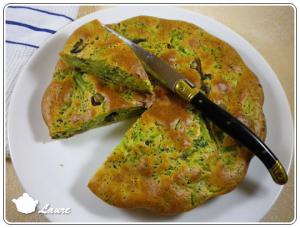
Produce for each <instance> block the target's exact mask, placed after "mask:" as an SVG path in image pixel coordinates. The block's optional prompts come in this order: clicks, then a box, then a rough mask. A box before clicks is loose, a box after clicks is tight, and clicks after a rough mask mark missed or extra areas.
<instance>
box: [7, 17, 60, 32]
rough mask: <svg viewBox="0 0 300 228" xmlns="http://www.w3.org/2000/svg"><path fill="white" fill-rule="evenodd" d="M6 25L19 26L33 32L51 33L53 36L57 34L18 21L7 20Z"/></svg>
mask: <svg viewBox="0 0 300 228" xmlns="http://www.w3.org/2000/svg"><path fill="white" fill-rule="evenodd" d="M5 23H6V24H8V25H17V26H21V27H25V28H29V29H31V30H34V31H38V32H47V33H51V34H54V33H56V31H54V30H51V29H45V28H38V27H35V26H32V25H28V24H24V23H21V22H17V21H9V20H6V21H5Z"/></svg>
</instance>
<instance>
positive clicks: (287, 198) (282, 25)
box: [6, 5, 295, 222]
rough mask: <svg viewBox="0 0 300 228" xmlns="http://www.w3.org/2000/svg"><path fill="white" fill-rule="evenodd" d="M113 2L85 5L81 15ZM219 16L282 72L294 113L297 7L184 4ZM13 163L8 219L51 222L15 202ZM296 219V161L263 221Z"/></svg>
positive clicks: (17, 190) (9, 170)
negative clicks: (21, 209) (20, 208)
mask: <svg viewBox="0 0 300 228" xmlns="http://www.w3.org/2000/svg"><path fill="white" fill-rule="evenodd" d="M108 7H112V6H103V5H101V6H100V5H97V6H81V7H80V9H79V14H78V17H81V16H84V15H86V14H89V13H92V12H94V11H97V10H101V9H103V8H108ZM180 7H184V8H186V9H188V10H192V11H196V12H198V13H201V14H203V15H207V16H209V17H212V18H215V19H216V20H218V21H219V22H221V23H223V24H225V25H226V26H228V27H230V28H231V29H233V30H234V31H235V32H237V33H239V34H240V35H241V36H242V37H244V38H245V39H246V40H248V41H249V42H250V43H251V44H252V45H253V46H254V47H255V48H256V49H257V50H258V51H259V52H260V53H261V54H262V55H263V56H264V58H265V59H266V60H267V62H268V63H269V64H270V65H271V67H272V68H273V70H274V71H275V73H276V75H277V76H278V78H279V80H280V82H281V84H282V86H283V88H284V90H285V93H286V95H287V97H288V101H289V104H290V107H291V110H292V113H293V114H294V73H295V72H294V50H295V49H294V16H295V15H294V9H293V8H292V7H291V6H201V5H198V6H195V5H193V6H188V5H186V6H180ZM23 192H24V191H23V189H22V186H21V184H20V182H19V180H18V178H17V176H16V174H15V171H14V168H13V165H12V163H11V161H10V160H9V159H7V160H6V220H7V221H9V222H47V219H46V218H45V217H43V216H42V215H39V214H37V213H32V214H29V215H24V214H21V213H19V212H17V211H16V209H15V205H14V204H13V203H12V202H11V200H12V199H13V198H17V197H18V196H20V195H21V194H23ZM293 219H294V162H293V165H292V167H291V170H290V172H289V182H288V184H286V185H285V186H284V188H283V191H282V193H281V194H280V197H279V199H278V200H277V202H276V203H275V204H274V205H273V207H272V209H271V210H270V211H269V212H268V214H267V215H266V216H265V217H264V218H263V219H262V222H290V221H292V220H293Z"/></svg>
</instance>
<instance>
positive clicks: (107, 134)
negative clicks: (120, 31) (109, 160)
mask: <svg viewBox="0 0 300 228" xmlns="http://www.w3.org/2000/svg"><path fill="white" fill-rule="evenodd" d="M137 15H151V16H157V17H162V18H169V19H180V20H184V21H188V22H192V23H194V24H196V25H199V26H201V27H202V28H204V29H205V30H207V31H208V32H209V33H211V34H213V35H215V36H217V37H219V38H221V39H222V40H225V41H227V42H228V43H229V44H231V45H232V46H233V47H234V48H235V49H236V50H237V51H238V52H239V53H240V55H241V56H242V58H243V60H244V61H245V62H246V64H247V65H248V66H249V67H250V68H251V70H252V71H253V72H254V73H255V74H256V75H257V76H258V78H259V80H260V82H261V84H262V86H263V89H264V94H265V104H264V112H265V115H266V120H267V132H268V135H267V140H266V142H267V144H268V145H269V146H270V148H271V149H272V150H273V151H274V152H275V154H276V155H277V156H278V157H279V159H281V161H282V163H283V164H284V166H285V167H287V169H289V167H290V164H291V159H292V152H293V149H292V148H293V130H292V127H293V126H292V119H291V113H290V109H289V105H288V102H287V99H286V96H285V94H284V91H283V89H282V87H281V85H280V83H279V81H278V79H277V77H276V75H275V73H274V72H273V71H272V69H271V67H270V66H269V65H268V64H267V62H266V61H265V60H264V59H263V57H262V56H261V55H260V54H259V53H258V52H257V51H256V50H255V48H253V47H252V46H251V45H250V44H249V43H248V42H247V41H245V40H244V39H243V38H242V37H240V36H239V35H238V34H236V33H235V32H233V31H232V30H230V29H229V28H227V27H226V26H224V25H222V24H220V23H218V22H217V21H215V20H213V19H211V18H208V17H206V16H202V15H200V14H195V13H192V12H190V11H186V10H182V9H179V8H175V7H169V6H164V7H163V6H126V7H125V6H122V7H115V8H110V9H107V10H102V11H99V12H96V13H93V14H90V15H87V16H85V17H83V18H81V19H79V20H76V21H74V22H73V23H71V24H70V25H68V26H66V27H64V28H63V29H62V30H60V31H59V32H57V33H56V34H55V35H54V36H53V37H52V38H51V39H50V40H48V41H47V42H46V43H45V45H44V46H43V47H41V48H40V49H39V50H38V51H37V52H36V53H35V55H34V56H33V57H32V58H31V60H30V61H29V63H28V64H27V65H26V66H25V67H24V69H23V71H22V73H21V75H20V77H19V80H18V82H17V84H16V87H15V90H14V93H13V96H12V100H11V104H10V110H9V115H8V130H9V145H10V149H11V154H12V159H13V163H14V166H15V169H16V172H17V175H18V177H19V178H20V181H21V182H22V184H23V186H24V188H25V190H26V192H28V193H29V194H30V195H31V196H32V197H34V198H35V199H37V200H39V204H38V208H41V207H42V206H44V205H45V204H46V203H49V204H51V206H52V207H60V208H61V207H63V208H67V207H68V208H71V210H72V212H71V213H70V214H69V215H47V217H48V218H49V219H50V220H51V221H54V222H96V223H121V222H127V223H133V222H171V223H173V222H185V223H187V222H256V221H259V220H260V219H261V218H262V217H263V216H264V215H265V214H266V213H267V212H268V210H269V209H270V208H271V206H272V205H273V203H274V202H275V200H276V199H277V197H278V195H279V193H280V191H281V189H282V188H281V187H280V186H278V185H276V184H275V183H274V182H273V181H272V179H271V177H270V175H269V173H268V172H267V171H266V169H265V167H264V166H263V165H262V163H261V162H259V161H258V159H257V158H254V159H253V160H252V162H251V164H250V167H249V171H248V174H247V176H246V179H245V181H244V182H243V184H241V185H240V186H239V187H238V188H237V189H236V190H234V191H233V192H231V193H229V194H226V195H224V196H222V197H218V198H216V199H213V200H210V201H209V202H207V203H206V204H204V205H203V206H201V207H199V208H196V209H194V210H192V211H190V212H186V213H182V214H179V215H176V216H171V217H160V216H155V215H152V214H151V213H148V212H146V211H143V210H125V209H119V208H116V207H112V206H109V205H108V204H106V203H104V202H102V201H101V200H99V199H98V198H96V196H94V195H93V194H92V193H91V192H90V191H89V189H88V188H87V182H88V180H89V178H90V177H91V176H92V175H93V174H94V172H95V171H96V169H97V168H98V167H99V166H100V165H101V164H102V163H103V162H104V161H105V159H106V157H107V156H108V155H109V153H110V152H111V151H112V149H113V148H114V147H115V146H116V145H117V144H118V143H119V142H120V140H121V138H122V137H123V135H124V133H125V132H126V130H127V129H128V128H129V127H130V126H131V125H132V123H133V122H134V120H128V121H124V122H121V123H117V124H113V125H111V126H106V127H102V128H98V129H95V130H91V131H88V132H86V133H83V134H80V135H77V136H74V137H72V138H70V139H66V140H50V138H49V136H48V130H47V128H46V125H45V123H44V121H43V119H42V115H41V108H40V103H41V98H42V95H43V92H44V91H45V89H46V87H47V86H48V84H49V82H50V81H51V78H52V72H53V69H54V66H55V63H56V61H57V60H58V52H59V51H60V50H61V49H62V47H63V45H64V43H65V41H66V39H67V37H68V36H69V35H70V34H71V33H72V31H74V29H76V28H78V27H79V26H80V25H82V24H84V23H86V22H88V21H90V20H92V19H95V18H97V19H99V20H100V21H101V22H102V23H113V22H118V21H120V20H123V19H126V18H129V17H133V16H137Z"/></svg>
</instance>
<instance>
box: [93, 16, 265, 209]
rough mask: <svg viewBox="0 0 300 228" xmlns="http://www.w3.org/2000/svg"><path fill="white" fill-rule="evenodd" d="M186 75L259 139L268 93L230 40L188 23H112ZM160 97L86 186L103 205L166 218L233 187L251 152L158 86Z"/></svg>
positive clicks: (262, 135) (145, 18) (147, 20)
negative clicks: (135, 210)
mask: <svg viewBox="0 0 300 228" xmlns="http://www.w3.org/2000/svg"><path fill="white" fill-rule="evenodd" d="M110 27H111V28H112V29H114V30H115V31H117V32H118V33H120V34H122V35H123V36H125V37H127V38H129V39H131V40H132V41H134V42H136V43H138V44H139V45H140V46H142V47H143V48H145V49H147V50H149V51H150V52H152V53H154V54H156V55H158V56H159V57H160V58H161V59H163V60H164V61H166V62H168V63H169V64H170V65H171V66H172V67H174V68H175V69H176V70H177V71H179V72H181V73H183V74H184V75H185V76H186V77H187V78H188V79H190V80H191V81H192V82H193V83H195V85H196V86H197V87H198V88H200V89H201V91H202V92H203V93H205V94H206V95H207V96H208V97H209V98H210V99H211V100H213V101H214V102H216V103H217V104H219V105H220V106H221V107H223V108H224V109H226V110H227V111H229V112H230V113H231V114H233V115H234V116H236V117H237V118H239V119H240V120H241V121H242V122H244V123H245V124H246V125H247V126H248V127H250V128H251V129H252V130H253V131H254V132H255V133H256V134H257V135H258V136H259V137H260V138H261V139H264V138H265V135H266V130H265V129H266V128H265V119H264V114H263V110H262V105H263V91H262V88H261V86H260V84H259V82H258V80H257V78H256V76H255V75H254V74H253V73H252V72H251V71H250V70H249V69H248V68H247V67H246V65H245V64H244V63H243V61H242V59H241V57H240V56H239V55H238V53H237V52H236V51H234V50H233V48H231V47H230V46H229V45H228V44H227V43H225V42H224V41H221V40H219V39H217V38H216V37H213V36H212V35H210V34H208V33H207V32H205V31H204V30H203V29H201V28H199V27H197V26H195V25H193V24H190V23H186V22H183V21H173V20H166V19H160V18H154V17H148V16H139V17H134V18H130V19H127V20H125V21H122V22H120V23H118V24H112V25H110ZM154 90H155V100H154V102H153V104H152V106H151V107H150V108H149V109H148V110H146V111H145V112H144V113H143V114H142V116H141V117H140V118H139V120H138V121H137V122H136V123H135V124H134V125H133V126H132V128H131V129H130V130H129V131H128V132H127V133H126V135H125V137H124V139H123V140H122V141H121V143H120V144H119V145H118V146H117V147H116V148H115V149H114V151H113V152H112V154H111V155H110V156H109V157H108V159H107V161H106V162H105V163H104V164H103V165H102V166H101V167H100V168H99V170H98V171H97V172H96V173H95V175H94V176H93V177H92V178H91V180H90V181H89V183H88V186H89V188H90V189H91V191H92V192H93V193H94V194H96V195H97V196H98V197H100V198H101V199H102V200H104V201H105V202H107V203H109V204H112V205H115V206H118V207H124V208H146V209H149V210H152V211H154V212H156V213H160V214H173V213H178V212H183V211H187V210H190V209H193V208H195V207H197V206H199V205H200V204H202V203H204V202H205V201H206V200H208V199H210V198H212V197H216V196H218V195H221V194H224V193H227V192H229V191H231V190H232V189H234V188H235V187H236V186H237V185H238V184H239V183H240V182H241V181H242V180H243V178H244V176H245V174H246V172H247V168H248V164H249V162H250V159H251V157H252V153H250V152H249V151H248V150H246V149H245V148H244V147H242V146H240V145H239V144H238V143H237V142H236V141H235V140H233V139H232V138H231V137H229V136H228V135H226V134H225V133H224V132H223V131H221V130H220V129H218V128H217V127H216V126H214V125H213V124H212V123H210V122H209V121H208V120H207V119H206V118H205V116H204V115H205V113H200V112H198V111H196V110H194V109H193V108H192V107H191V106H190V105H188V104H187V103H185V102H184V101H182V100H181V99H180V98H179V97H178V96H175V95H174V94H172V93H171V92H169V91H167V90H166V89H165V88H162V87H161V86H160V85H156V86H155V89H154Z"/></svg>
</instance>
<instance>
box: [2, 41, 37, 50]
mask: <svg viewBox="0 0 300 228" xmlns="http://www.w3.org/2000/svg"><path fill="white" fill-rule="evenodd" d="M5 42H6V43H9V44H18V45H23V46H27V47H32V48H39V46H36V45H33V44H26V43H21V42H15V41H11V40H5Z"/></svg>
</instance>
